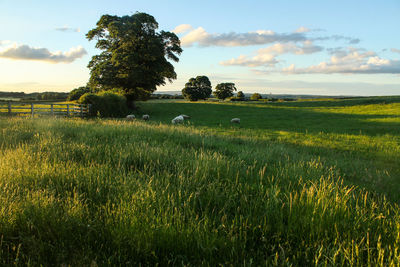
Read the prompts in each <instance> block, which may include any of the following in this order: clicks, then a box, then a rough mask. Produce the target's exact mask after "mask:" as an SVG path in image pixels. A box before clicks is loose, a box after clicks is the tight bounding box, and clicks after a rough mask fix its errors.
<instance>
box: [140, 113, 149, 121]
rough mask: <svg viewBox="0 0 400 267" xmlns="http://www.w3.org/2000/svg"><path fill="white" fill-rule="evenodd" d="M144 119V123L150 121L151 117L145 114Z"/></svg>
mask: <svg viewBox="0 0 400 267" xmlns="http://www.w3.org/2000/svg"><path fill="white" fill-rule="evenodd" d="M142 119H143V120H144V121H148V120H149V119H150V116H149V115H147V114H145V115H143V116H142Z"/></svg>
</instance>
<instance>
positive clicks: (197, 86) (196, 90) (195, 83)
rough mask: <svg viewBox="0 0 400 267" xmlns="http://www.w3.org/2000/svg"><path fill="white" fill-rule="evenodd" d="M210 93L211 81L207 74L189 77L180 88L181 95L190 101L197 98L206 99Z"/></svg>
mask: <svg viewBox="0 0 400 267" xmlns="http://www.w3.org/2000/svg"><path fill="white" fill-rule="evenodd" d="M211 93H212V90H211V82H210V80H209V79H208V77H207V76H197V77H196V78H190V79H189V81H188V82H187V83H186V84H185V88H183V89H182V95H183V97H184V98H185V99H189V100H190V101H197V100H199V99H207V98H209V97H210V95H211Z"/></svg>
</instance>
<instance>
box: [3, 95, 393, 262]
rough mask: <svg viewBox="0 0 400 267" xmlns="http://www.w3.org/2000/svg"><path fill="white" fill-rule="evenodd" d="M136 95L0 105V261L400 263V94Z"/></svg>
mask: <svg viewBox="0 0 400 267" xmlns="http://www.w3.org/2000/svg"><path fill="white" fill-rule="evenodd" d="M138 107H139V111H138V112H137V114H136V115H141V114H150V118H151V119H150V121H149V122H143V121H140V120H137V121H134V122H127V121H124V120H105V119H103V120H100V119H93V120H80V119H55V118H47V119H46V118H35V119H31V118H7V117H1V118H0V159H1V160H0V203H2V205H1V206H0V246H1V250H0V265H13V264H16V265H32V266H37V265H39V264H43V265H45V266H48V265H57V266H60V265H64V266H65V265H71V266H76V265H91V264H92V265H96V264H97V265H99V266H103V265H121V266H126V265H132V266H137V265H138V264H143V265H157V264H160V265H194V266H198V265H210V266H216V265H218V264H223V265H245V266H260V265H267V266H269V265H295V266H299V265H302V266H310V265H328V266H337V265H354V266H367V265H381V266H388V265H393V266H398V265H399V264H400V251H399V249H400V214H399V211H400V210H399V203H400V97H390V98H389V97H385V98H370V99H360V100H357V99H356V100H336V101H304V102H290V103H238V104H236V103H235V104H230V103H207V102H199V103H188V102H182V101H181V102H179V101H178V102H174V101H149V102H143V103H138ZM182 113H184V114H187V115H190V116H191V117H192V118H191V120H189V121H188V122H185V124H184V125H178V126H173V125H171V123H170V120H171V119H172V118H173V117H175V116H176V115H179V114H182ZM233 117H239V118H241V124H240V125H231V124H230V123H229V121H230V119H231V118H233Z"/></svg>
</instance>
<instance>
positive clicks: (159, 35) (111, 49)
mask: <svg viewBox="0 0 400 267" xmlns="http://www.w3.org/2000/svg"><path fill="white" fill-rule="evenodd" d="M157 29H158V23H157V21H156V20H155V19H154V17H153V16H151V15H149V14H146V13H139V12H137V13H135V14H133V15H131V16H123V17H118V16H111V15H103V16H102V17H101V18H100V20H99V21H98V22H97V27H96V28H94V29H92V30H90V31H89V32H88V33H87V34H86V37H87V39H89V40H90V41H91V40H93V39H97V43H96V48H98V49H100V50H102V51H103V52H101V54H100V55H95V56H93V57H92V60H91V61H90V62H89V65H88V68H89V69H90V80H89V83H88V85H89V86H90V87H91V88H92V89H95V91H106V90H110V89H113V88H119V89H121V90H123V91H124V96H125V97H126V99H127V103H128V106H129V107H131V108H132V107H134V104H133V101H135V100H138V99H148V98H149V97H150V95H151V93H152V92H154V91H155V90H156V87H157V86H160V85H164V84H165V83H166V81H165V80H166V79H167V80H168V81H170V82H172V80H174V79H176V73H175V70H174V66H173V65H172V64H171V63H170V62H169V61H168V60H167V59H170V60H172V61H175V62H178V61H179V58H178V55H180V54H181V53H182V48H181V46H180V41H179V38H178V37H177V36H176V35H175V34H174V33H172V32H166V31H160V32H156V30H157Z"/></svg>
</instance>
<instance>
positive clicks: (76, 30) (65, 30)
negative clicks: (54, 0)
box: [55, 26, 81, 32]
mask: <svg viewBox="0 0 400 267" xmlns="http://www.w3.org/2000/svg"><path fill="white" fill-rule="evenodd" d="M55 30H56V31H60V32H80V31H81V30H80V29H79V28H71V27H68V26H64V27H59V28H56V29H55Z"/></svg>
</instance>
